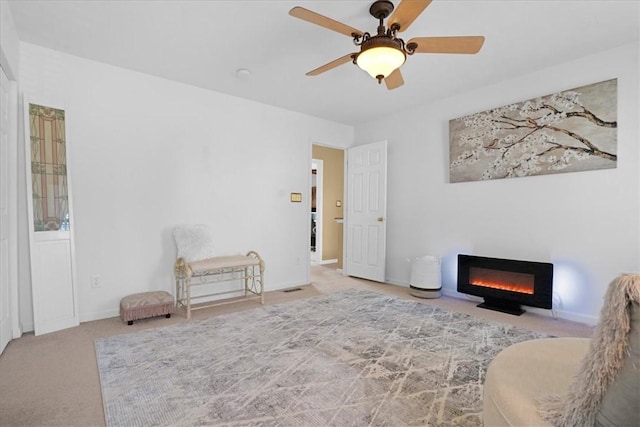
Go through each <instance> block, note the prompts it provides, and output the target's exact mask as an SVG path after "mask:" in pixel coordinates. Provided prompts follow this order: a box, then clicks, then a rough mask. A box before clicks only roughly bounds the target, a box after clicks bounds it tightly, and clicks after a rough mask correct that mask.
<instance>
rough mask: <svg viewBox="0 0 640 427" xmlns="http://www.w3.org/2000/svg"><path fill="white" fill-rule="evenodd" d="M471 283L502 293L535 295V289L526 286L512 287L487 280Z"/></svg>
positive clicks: (472, 281)
mask: <svg viewBox="0 0 640 427" xmlns="http://www.w3.org/2000/svg"><path fill="white" fill-rule="evenodd" d="M469 283H471V284H472V285H476V286H484V287H485V288H492V289H500V290H502V291H511V292H519V293H521V294H529V295H533V289H531V288H528V287H525V286H519V285H511V284H509V283H501V282H490V281H487V280H471V281H470V282H469Z"/></svg>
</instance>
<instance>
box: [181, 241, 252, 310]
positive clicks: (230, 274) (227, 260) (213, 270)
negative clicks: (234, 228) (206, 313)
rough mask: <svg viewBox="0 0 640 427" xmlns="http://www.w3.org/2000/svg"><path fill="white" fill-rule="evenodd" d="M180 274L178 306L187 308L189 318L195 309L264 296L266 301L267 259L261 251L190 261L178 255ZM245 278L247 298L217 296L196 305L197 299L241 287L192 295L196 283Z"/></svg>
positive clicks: (244, 287) (236, 291)
mask: <svg viewBox="0 0 640 427" xmlns="http://www.w3.org/2000/svg"><path fill="white" fill-rule="evenodd" d="M175 276H176V310H178V309H184V310H185V312H186V316H187V319H190V318H191V310H197V309H200V308H207V307H213V306H216V305H221V304H229V303H233V302H239V301H244V300H246V299H255V298H259V299H260V304H264V261H263V260H262V258H260V255H258V253H257V252H254V251H250V252H249V253H247V255H235V256H223V257H214V258H208V259H204V260H200V261H194V262H189V263H188V262H186V261H185V260H184V259H183V258H178V259H177V260H176V263H175ZM234 280H242V281H243V282H244V286H243V288H242V289H241V290H240V291H242V292H243V296H244V298H243V299H234V300H215V301H210V302H208V303H203V304H199V305H197V306H193V301H194V300H199V299H203V298H210V297H213V296H216V295H225V294H231V293H238V290H237V289H236V290H228V291H221V292H212V293H207V294H204V295H197V296H194V295H192V292H191V288H192V287H193V286H198V285H205V284H213V283H222V282H229V281H234Z"/></svg>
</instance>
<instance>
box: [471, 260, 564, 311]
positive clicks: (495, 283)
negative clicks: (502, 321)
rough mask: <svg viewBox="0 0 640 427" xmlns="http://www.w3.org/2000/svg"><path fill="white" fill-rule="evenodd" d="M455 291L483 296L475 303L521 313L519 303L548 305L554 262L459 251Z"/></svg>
mask: <svg viewBox="0 0 640 427" xmlns="http://www.w3.org/2000/svg"><path fill="white" fill-rule="evenodd" d="M458 292H461V293H464V294H469V295H475V296H479V297H482V298H484V302H483V303H481V304H478V307H482V308H487V309H490V310H497V311H501V312H504V313H509V314H514V315H517V316H519V315H521V314H522V313H524V310H523V309H522V307H521V305H527V306H530V307H540V308H547V309H550V308H551V301H552V297H553V264H550V263H546V262H531V261H518V260H512V259H501V258H486V257H480V256H474V255H462V254H459V255H458Z"/></svg>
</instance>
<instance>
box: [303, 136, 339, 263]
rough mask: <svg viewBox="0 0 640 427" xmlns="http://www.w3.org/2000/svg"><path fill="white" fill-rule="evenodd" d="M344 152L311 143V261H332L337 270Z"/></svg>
mask: <svg viewBox="0 0 640 427" xmlns="http://www.w3.org/2000/svg"><path fill="white" fill-rule="evenodd" d="M344 155H345V154H344V150H343V149H340V148H332V147H326V146H322V145H316V144H313V145H312V159H311V183H312V186H311V233H312V235H311V243H312V245H311V247H312V251H311V263H312V264H323V265H335V267H336V269H339V270H341V269H342V263H343V235H344V234H343V229H342V228H343V202H344V164H345V163H344ZM314 169H315V173H314ZM314 184H315V185H314ZM314 187H315V188H314ZM314 196H315V197H314ZM314 208H315V209H314ZM314 231H315V233H314ZM314 247H315V250H313V248H314Z"/></svg>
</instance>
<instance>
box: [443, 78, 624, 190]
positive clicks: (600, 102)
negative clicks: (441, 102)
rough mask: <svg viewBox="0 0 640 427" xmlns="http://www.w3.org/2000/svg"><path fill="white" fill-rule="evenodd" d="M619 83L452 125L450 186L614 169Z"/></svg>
mask: <svg viewBox="0 0 640 427" xmlns="http://www.w3.org/2000/svg"><path fill="white" fill-rule="evenodd" d="M617 84H618V81H617V79H612V80H607V81H603V82H599V83H593V84H590V85H587V86H581V87H578V88H575V89H569V90H565V91H562V92H558V93H554V94H551V95H546V96H542V97H539V98H535V99H530V100H528V101H524V102H519V103H516V104H511V105H506V106H504V107H499V108H495V109H493V110H488V111H483V112H480V113H475V114H471V115H469V116H465V117H460V118H457V119H453V120H450V121H449V159H450V165H449V181H450V182H462V181H478V180H489V179H500V178H515V177H521V176H531V175H545V174H552V173H562V172H578V171H586V170H593V169H609V168H615V167H616V164H617V154H616V149H617V127H618V123H617Z"/></svg>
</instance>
